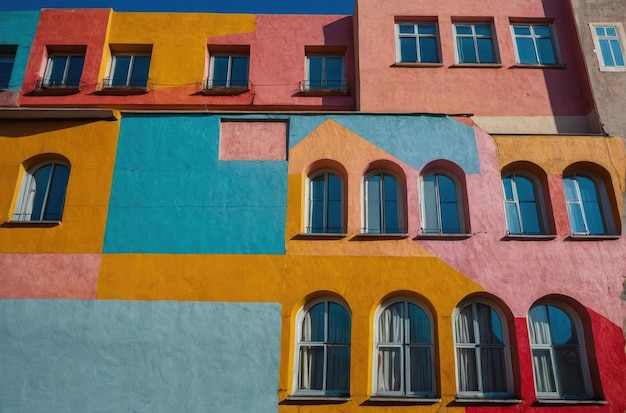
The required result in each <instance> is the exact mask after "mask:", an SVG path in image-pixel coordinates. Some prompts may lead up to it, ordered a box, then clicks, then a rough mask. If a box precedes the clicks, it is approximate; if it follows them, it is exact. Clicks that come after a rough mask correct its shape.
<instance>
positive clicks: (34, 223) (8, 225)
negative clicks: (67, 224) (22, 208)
mask: <svg viewBox="0 0 626 413" xmlns="http://www.w3.org/2000/svg"><path fill="white" fill-rule="evenodd" d="M58 225H61V221H7V222H5V223H4V224H2V225H0V226H2V227H5V228H19V227H42V228H48V227H56V226H58Z"/></svg>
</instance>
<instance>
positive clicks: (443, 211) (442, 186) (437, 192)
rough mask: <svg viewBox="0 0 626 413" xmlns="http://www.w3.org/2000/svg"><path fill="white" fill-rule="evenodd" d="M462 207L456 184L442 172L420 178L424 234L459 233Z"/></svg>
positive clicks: (461, 230) (462, 231)
mask: <svg viewBox="0 0 626 413" xmlns="http://www.w3.org/2000/svg"><path fill="white" fill-rule="evenodd" d="M462 211H463V209H462V203H461V194H460V188H459V187H458V184H457V183H456V182H455V180H454V179H453V178H451V177H450V176H448V175H445V174H442V173H431V174H428V175H426V176H425V177H424V178H423V179H422V232H423V233H424V234H461V233H464V232H465V230H464V229H463V227H462V225H463V212H462Z"/></svg>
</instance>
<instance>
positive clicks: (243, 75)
mask: <svg viewBox="0 0 626 413" xmlns="http://www.w3.org/2000/svg"><path fill="white" fill-rule="evenodd" d="M249 61H250V56H249V55H248V54H229V53H216V54H213V55H211V62H210V65H209V70H210V73H209V78H208V80H207V84H206V88H207V89H212V88H238V89H241V88H245V89H248V69H249V65H250V64H249Z"/></svg>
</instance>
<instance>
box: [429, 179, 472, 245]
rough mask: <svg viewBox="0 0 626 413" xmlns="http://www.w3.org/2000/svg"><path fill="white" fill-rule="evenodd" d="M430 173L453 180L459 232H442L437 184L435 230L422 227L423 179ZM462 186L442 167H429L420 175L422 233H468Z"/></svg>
mask: <svg viewBox="0 0 626 413" xmlns="http://www.w3.org/2000/svg"><path fill="white" fill-rule="evenodd" d="M431 175H444V176H446V177H447V178H450V179H451V180H452V181H453V182H454V189H455V192H456V211H457V217H458V218H457V219H458V220H459V232H458V233H450V232H443V225H442V218H441V202H440V198H439V185H438V184H437V186H436V187H435V188H436V194H435V197H436V199H435V202H436V207H437V230H438V231H437V232H434V231H431V230H429V229H427V228H425V227H424V224H425V223H426V205H425V204H424V201H425V197H424V180H425V179H426V178H428V177H430V176H431ZM463 201H464V199H463V188H462V186H461V181H460V180H459V178H458V177H457V176H456V175H455V174H453V173H451V172H450V171H447V170H444V169H431V170H428V171H427V172H426V173H425V174H424V175H422V176H421V178H420V207H421V212H422V214H421V219H422V230H421V232H422V234H424V235H429V234H431V235H440V234H453V235H454V234H456V235H463V234H467V233H468V229H467V228H466V225H465V203H464V202H463Z"/></svg>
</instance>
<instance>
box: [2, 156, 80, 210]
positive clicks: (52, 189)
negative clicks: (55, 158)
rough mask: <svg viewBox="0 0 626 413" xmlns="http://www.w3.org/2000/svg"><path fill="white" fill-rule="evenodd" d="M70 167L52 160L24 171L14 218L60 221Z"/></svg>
mask: <svg viewBox="0 0 626 413" xmlns="http://www.w3.org/2000/svg"><path fill="white" fill-rule="evenodd" d="M69 174H70V169H69V167H68V166H67V165H65V164H63V163H58V162H50V163H46V164H40V165H37V166H36V167H34V168H31V169H29V170H28V171H26V173H25V174H24V178H23V179H22V186H21V190H20V194H19V197H18V200H17V206H16V210H15V213H14V214H13V220H14V221H60V220H61V217H62V216H63V207H64V205H65V192H66V190H67V181H68V179H69Z"/></svg>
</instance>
